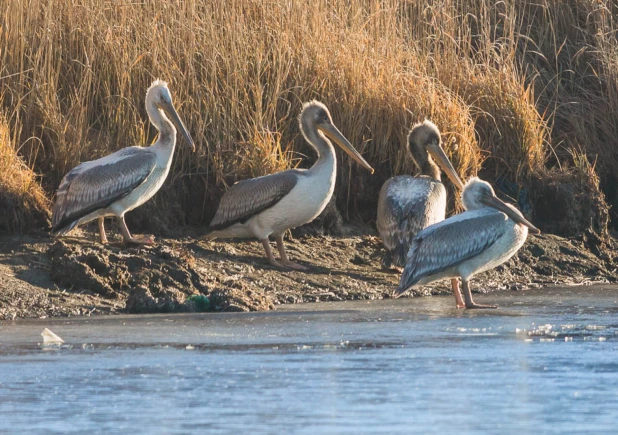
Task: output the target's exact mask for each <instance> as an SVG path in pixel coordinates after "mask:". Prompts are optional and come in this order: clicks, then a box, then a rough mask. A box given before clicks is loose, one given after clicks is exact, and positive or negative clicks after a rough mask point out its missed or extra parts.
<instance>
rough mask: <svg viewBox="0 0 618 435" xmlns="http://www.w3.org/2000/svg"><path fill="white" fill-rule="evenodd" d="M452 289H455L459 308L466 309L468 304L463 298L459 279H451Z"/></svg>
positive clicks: (456, 302)
mask: <svg viewBox="0 0 618 435" xmlns="http://www.w3.org/2000/svg"><path fill="white" fill-rule="evenodd" d="M451 287H452V288H453V293H454V294H455V304H456V305H457V308H466V304H465V303H464V301H463V298H462V297H461V290H459V279H458V278H453V279H451Z"/></svg>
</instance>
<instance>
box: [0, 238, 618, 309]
mask: <svg viewBox="0 0 618 435" xmlns="http://www.w3.org/2000/svg"><path fill="white" fill-rule="evenodd" d="M348 233H352V234H355V233H356V235H349V236H346V237H329V236H322V235H313V236H309V235H307V236H303V237H300V238H296V239H293V240H286V245H287V248H288V253H289V255H290V257H291V258H293V259H294V260H296V261H298V262H300V263H301V264H304V265H306V266H310V267H311V271H310V272H297V271H282V270H279V269H276V268H274V267H272V266H270V265H269V264H268V262H267V261H266V259H265V258H264V254H263V249H262V246H261V244H259V243H258V242H257V241H244V242H243V241H229V242H225V241H211V242H195V241H194V240H193V239H192V238H189V237H187V238H183V239H163V240H159V241H158V244H157V245H156V246H153V247H139V248H136V247H132V248H125V247H123V246H121V245H119V244H111V245H107V246H102V245H100V244H98V243H96V242H94V241H93V240H92V234H91V233H81V234H80V233H78V235H79V237H72V238H66V239H62V240H59V241H53V240H51V239H49V238H48V237H46V236H40V237H4V238H0V319H13V318H18V317H46V316H71V315H93V314H112V313H153V312H191V311H203V310H206V309H208V310H212V311H249V310H270V309H273V308H275V307H276V306H277V305H279V304H286V303H299V302H320V301H344V300H361V299H381V298H387V297H389V294H390V292H392V290H393V289H394V288H395V286H396V285H397V282H398V280H399V275H398V274H396V273H393V272H391V271H386V270H383V269H381V267H380V258H381V256H382V247H381V244H380V241H379V239H378V237H376V236H375V235H372V234H362V231H359V230H358V229H352V230H350V231H348ZM617 281H618V271H617V270H616V268H615V267H614V266H613V262H612V259H611V258H610V257H609V256H608V255H603V256H601V257H598V256H595V255H593V254H592V253H591V252H589V251H588V250H586V249H585V248H584V246H583V243H581V242H579V241H577V240H575V239H571V240H568V239H564V238H561V237H557V236H552V235H541V236H538V237H537V236H530V237H529V239H528V242H527V243H526V245H525V246H524V247H523V248H522V249H521V250H520V252H519V253H518V255H517V256H516V257H514V258H513V259H511V260H510V261H509V262H508V263H506V264H505V265H503V266H501V267H499V268H497V269H496V270H493V271H490V272H487V273H485V274H482V275H480V276H479V277H478V278H476V279H475V280H474V282H473V286H474V290H476V291H479V292H489V291H496V290H509V291H523V290H526V289H529V288H533V287H539V286H544V285H549V284H569V283H573V284H585V283H592V282H617ZM447 284H448V283H446V282H445V283H438V284H434V285H430V286H425V287H420V288H418V289H416V290H415V291H414V292H413V293H412V294H408V295H407V296H408V297H415V296H426V295H434V294H449V293H450V291H449V288H448V286H447ZM194 295H195V296H199V295H203V296H206V297H207V298H208V300H209V302H210V305H209V306H205V305H204V304H201V303H199V302H200V301H201V300H203V298H201V296H199V298H198V299H199V300H197V301H195V300H190V299H191V297H192V296H194ZM200 298H201V299H200Z"/></svg>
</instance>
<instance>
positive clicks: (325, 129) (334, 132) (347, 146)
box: [317, 124, 373, 174]
mask: <svg viewBox="0 0 618 435" xmlns="http://www.w3.org/2000/svg"><path fill="white" fill-rule="evenodd" d="M317 127H318V129H319V130H320V131H321V132H322V133H324V134H325V135H326V136H328V138H329V139H331V140H333V141H335V143H336V144H337V145H339V146H340V147H341V148H342V149H343V150H344V151H345V152H346V153H347V154H348V155H349V156H350V157H352V158H353V159H354V160H356V161H357V162H358V163H359V164H360V165H361V166H363V167H365V168H366V169H368V170H369V171H371V173H372V174H373V168H372V167H371V166H370V165H369V163H367V162H366V161H365V159H363V157H362V156H361V155H360V153H359V152H358V151H356V149H354V147H353V146H352V144H351V143H350V142H349V141H348V140H347V139H346V138H345V137H344V136H343V135H342V134H341V132H340V131H339V130H338V129H337V127H335V126H334V125H333V124H320V125H318V126H317Z"/></svg>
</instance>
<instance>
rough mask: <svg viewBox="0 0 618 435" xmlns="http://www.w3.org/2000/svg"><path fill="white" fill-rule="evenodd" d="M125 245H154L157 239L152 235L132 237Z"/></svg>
mask: <svg viewBox="0 0 618 435" xmlns="http://www.w3.org/2000/svg"><path fill="white" fill-rule="evenodd" d="M125 243H127V244H129V243H130V244H134V245H154V243H155V237H154V236H153V235H152V234H148V235H144V236H138V237H131V238H130V239H129V240H125Z"/></svg>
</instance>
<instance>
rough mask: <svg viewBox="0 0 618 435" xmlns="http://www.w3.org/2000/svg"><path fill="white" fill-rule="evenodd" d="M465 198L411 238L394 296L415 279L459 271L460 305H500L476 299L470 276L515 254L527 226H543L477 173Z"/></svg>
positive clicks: (455, 274)
mask: <svg viewBox="0 0 618 435" xmlns="http://www.w3.org/2000/svg"><path fill="white" fill-rule="evenodd" d="M462 201H463V204H464V207H465V209H466V210H467V211H465V212H464V213H461V214H458V215H455V216H451V217H450V218H448V219H446V220H444V221H442V222H439V223H437V224H434V225H432V226H430V227H427V228H425V229H424V230H422V231H420V232H419V233H418V234H417V235H416V237H415V238H414V240H412V246H411V247H410V252H409V253H408V259H407V261H406V266H405V268H404V271H403V275H402V276H401V281H400V283H399V287H397V289H396V290H395V293H394V297H399V296H400V295H401V294H402V293H404V292H405V291H406V290H408V289H410V288H412V287H413V286H415V285H417V284H421V285H422V284H429V283H431V282H434V281H438V280H441V279H444V278H451V279H454V278H455V279H456V278H458V277H460V278H461V286H462V289H463V295H464V299H465V302H464V301H463V300H462V298H461V293H460V292H459V289H458V288H457V289H456V291H455V298H456V303H457V308H463V307H465V308H497V307H496V306H495V305H479V304H476V303H475V302H474V301H473V300H472V294H471V292H470V286H469V282H470V279H471V278H472V277H473V276H474V275H476V274H478V273H481V272H485V271H487V270H490V269H493V268H494V267H497V266H499V265H500V264H502V263H504V262H505V261H507V260H508V259H509V258H511V257H512V256H513V255H514V254H515V253H516V252H517V251H518V250H519V248H521V246H522V245H523V244H524V242H525V241H526V238H527V237H528V231H530V232H532V233H533V234H539V233H540V231H539V230H538V229H537V228H536V227H535V226H534V225H532V224H531V223H530V222H528V221H527V220H526V218H524V217H523V216H522V214H521V213H520V212H519V210H517V209H516V208H515V207H513V206H512V205H510V204H506V203H504V202H503V201H501V200H500V199H498V198H497V197H496V194H495V193H494V190H493V189H492V187H491V185H490V184H489V183H487V182H485V181H482V180H480V179H478V178H476V177H474V178H472V179H470V180H469V181H468V182H467V183H466V186H465V187H464V190H463V193H462ZM454 290H455V289H454Z"/></svg>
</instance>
